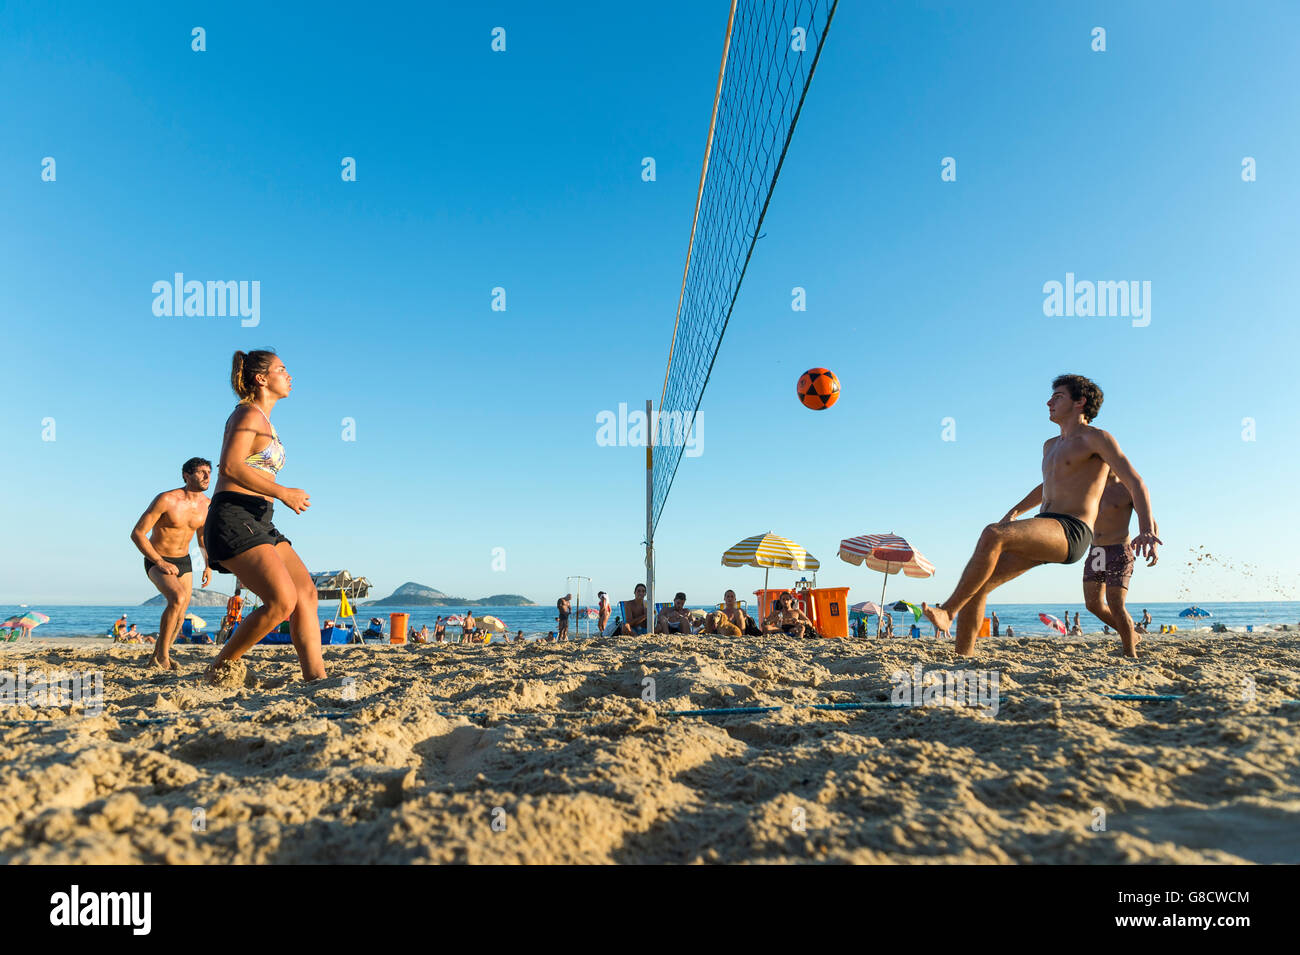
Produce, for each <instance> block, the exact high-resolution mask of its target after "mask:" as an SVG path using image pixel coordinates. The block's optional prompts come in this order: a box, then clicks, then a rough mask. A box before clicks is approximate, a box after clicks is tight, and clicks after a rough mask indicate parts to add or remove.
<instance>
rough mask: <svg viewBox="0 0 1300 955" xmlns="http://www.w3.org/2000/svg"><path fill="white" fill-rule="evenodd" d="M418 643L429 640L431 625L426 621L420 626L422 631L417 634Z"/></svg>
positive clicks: (416, 640)
mask: <svg viewBox="0 0 1300 955" xmlns="http://www.w3.org/2000/svg"><path fill="white" fill-rule="evenodd" d="M415 642H416V643H428V642H429V625H428V624H427V623H426V624H424V625H422V626H421V627H420V632H419V633H417V634H416V635H415Z"/></svg>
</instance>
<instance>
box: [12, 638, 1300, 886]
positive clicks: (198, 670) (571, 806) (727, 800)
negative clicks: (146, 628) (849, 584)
mask: <svg viewBox="0 0 1300 955" xmlns="http://www.w3.org/2000/svg"><path fill="white" fill-rule="evenodd" d="M1298 641H1300V638H1298V637H1297V636H1296V635H1292V634H1276V635H1263V636H1261V635H1259V634H1256V635H1252V636H1241V635H1227V636H1205V637H1196V638H1184V637H1181V636H1178V637H1150V638H1148V639H1147V640H1145V641H1144V642H1143V644H1142V647H1141V651H1142V654H1143V656H1142V659H1140V660H1138V661H1131V660H1127V659H1124V658H1123V657H1122V656H1120V654H1119V652H1118V643H1117V641H1114V640H1111V641H1103V640H1099V639H1093V638H1069V639H1067V638H1059V639H1051V640H1049V639H1036V638H1025V639H1013V640H995V641H981V642H980V646H979V652H978V655H977V656H976V657H975V658H974V659H973V660H959V659H958V658H957V657H955V656H954V654H953V653H952V650H951V646H950V645H949V644H948V643H946V642H938V641H931V640H907V639H899V640H894V641H885V642H880V641H859V640H812V641H793V640H789V639H786V638H779V639H753V640H751V639H745V638H737V639H731V638H718V637H680V636H673V637H662V638H649V639H646V638H637V639H628V638H620V639H616V640H605V641H586V642H580V643H578V642H575V643H569V644H546V643H530V644H525V645H492V646H479V647H471V646H432V647H389V646H364V647H362V646H351V647H329V648H327V650H326V664H327V667H328V669H329V673H330V676H329V678H328V679H326V680H323V681H320V682H318V683H315V684H305V683H303V682H302V681H301V680H300V679H298V664H297V661H296V659H295V657H294V654H293V650H292V648H290V647H260V648H256V649H254V650H253V651H252V652H250V653H249V654H248V655H247V656H246V657H245V661H246V663H247V667H246V669H241V671H240V672H239V673H234V672H232V673H230V674H229V676H228V678H227V679H224V680H223V681H222V682H221V684H220V685H217V686H209V685H206V684H205V683H203V682H202V680H201V679H200V677H201V675H202V673H203V671H204V670H205V668H206V667H207V665H208V663H209V662H210V661H211V659H212V656H213V655H214V654H215V650H214V649H213V648H198V647H195V648H189V647H183V648H178V649H177V650H176V652H175V657H176V659H177V661H178V663H179V664H180V671H179V672H178V673H159V672H156V671H149V670H147V669H144V668H142V667H141V666H140V665H139V664H140V660H141V658H143V657H144V656H147V654H148V653H149V648H147V647H141V648H134V647H120V646H115V647H111V648H108V647H107V646H103V647H101V646H94V645H80V646H68V645H67V644H60V643H59V641H57V640H47V641H44V642H41V641H33V642H32V643H29V644H23V645H21V646H14V647H8V648H6V650H5V652H3V653H0V669H3V670H6V671H9V672H10V673H12V672H13V671H16V670H17V669H18V668H19V666H20V665H23V666H25V668H26V671H27V679H28V681H29V682H30V681H31V680H32V677H33V674H34V673H37V672H41V671H48V670H52V669H55V668H61V669H64V670H68V671H71V670H87V671H90V670H93V671H98V672H100V673H101V674H102V679H103V687H104V698H103V701H102V702H103V705H102V712H96V708H95V707H93V706H92V707H91V708H90V709H89V711H85V712H83V711H82V710H81V709H80V708H77V709H74V710H73V711H72V712H73V715H71V716H70V715H69V712H70V711H69V708H68V706H66V705H64V706H62V707H60V706H58V705H50V704H51V701H50V700H49V699H48V698H46V699H40V698H28V699H27V700H24V701H22V702H21V703H17V702H15V703H13V704H11V705H8V706H5V707H3V708H0V740H2V741H3V745H4V752H5V753H6V755H7V757H8V770H9V771H8V772H7V773H6V774H5V775H4V777H3V780H0V862H6V863H204V864H212V863H223V862H240V863H250V862H294V863H340V862H357V863H364V862H602V863H603V862H768V863H779V862H793V861H819V862H868V863H952V862H981V863H982V862H1004V863H1124V862H1141V863H1151V862H1154V863H1198V862H1200V863H1208V862H1228V863H1243V862H1250V863H1276V862H1292V863H1294V862H1300V825H1297V822H1300V734H1297V732H1296V720H1297V718H1298V717H1300V705H1298V704H1294V703H1288V702H1287V700H1289V699H1295V698H1296V697H1297V696H1300V642H1298ZM918 666H919V667H920V668H921V672H922V673H926V674H929V673H938V674H951V673H952V672H953V671H957V670H963V669H964V670H970V669H976V668H978V669H981V670H983V671H986V672H985V676H986V677H995V678H996V680H997V684H996V688H995V689H996V693H995V694H994V696H997V695H999V694H1000V696H1001V703H1000V704H999V705H998V707H997V712H996V713H992V712H990V711H989V710H987V709H981V708H978V707H963V706H923V707H910V708H874V709H857V710H852V709H847V710H832V709H815V708H813V707H812V706H811V705H810V704H824V703H835V702H838V703H862V702H888V701H890V700H891V697H892V696H893V693H894V690H895V687H896V686H900V685H903V684H902V683H901V681H903V680H905V679H906V680H910V679H911V678H912V677H913V675H914V674H916V673H917V670H916V669H915V668H916V667H918ZM285 681H287V682H285ZM907 685H908V686H910V685H911V684H910V683H909V684H907ZM990 685H991V684H990ZM1108 693H1143V694H1182V695H1183V699H1182V700H1181V701H1179V702H1176V703H1132V702H1120V701H1116V700H1110V699H1107V698H1106V696H1105V695H1104V694H1108ZM55 702H56V703H57V701H55ZM772 706H779V707H781V709H779V710H776V711H774V712H738V713H733V714H728V715H722V716H718V715H710V716H691V715H673V713H674V711H677V712H680V711H683V710H700V709H716V708H724V707H726V708H730V707H745V708H757V707H772Z"/></svg>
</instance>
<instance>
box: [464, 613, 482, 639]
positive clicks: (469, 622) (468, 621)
mask: <svg viewBox="0 0 1300 955" xmlns="http://www.w3.org/2000/svg"><path fill="white" fill-rule="evenodd" d="M477 632H478V627H476V626H475V624H474V614H472V613H470V611H468V610H466V611H465V619H464V620H462V621H461V625H460V642H461V643H465V642H466V641H467V640H468V639H469V635H470V634H471V633H477Z"/></svg>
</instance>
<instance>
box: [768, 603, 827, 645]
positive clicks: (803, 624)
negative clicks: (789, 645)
mask: <svg viewBox="0 0 1300 955" xmlns="http://www.w3.org/2000/svg"><path fill="white" fill-rule="evenodd" d="M763 632H764V633H784V634H786V635H787V636H791V637H816V636H819V634H818V633H817V629H816V628H815V627H814V626H813V622H812V621H811V620H809V619H808V616H807V615H806V614H805V613H804V612H803V611H802V610H800V609H799V608H798V607H796V606H794V602H793V601H792V600H788V599H786V598H779V599H778V600H777V601H776V603H775V604H773V606H772V612H771V613H770V614H768V615H767V619H766V620H764V621H763Z"/></svg>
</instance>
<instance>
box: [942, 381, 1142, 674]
mask: <svg viewBox="0 0 1300 955" xmlns="http://www.w3.org/2000/svg"><path fill="white" fill-rule="evenodd" d="M1101 403H1102V393H1101V389H1100V388H1098V387H1097V385H1096V384H1094V383H1093V382H1091V381H1089V380H1088V379H1087V378H1084V377H1083V376H1081V375H1061V376H1059V377H1057V378H1056V379H1055V380H1054V381H1053V382H1052V395H1051V397H1050V398H1049V399H1048V402H1047V407H1048V415H1049V417H1050V419H1051V421H1052V423H1053V424H1055V425H1057V426H1058V427H1059V428H1060V432H1061V433H1060V434H1059V435H1058V436H1056V437H1053V438H1049V439H1048V440H1047V441H1046V442H1044V444H1043V483H1042V484H1041V485H1039V486H1038V487H1036V488H1034V490H1032V491H1030V492H1029V494H1027V495H1026V496H1025V497H1024V498H1023V499H1022V500H1021V501H1020V502H1019V503H1018V504H1016V505H1015V506H1014V507H1013V508H1011V510H1010V511H1008V512H1007V514H1006V516H1004V517H1003V518H1002V520H1001V521H1000V522H999V523H997V524H989V525H988V526H987V527H986V528H984V532H983V533H982V534H981V535H980V539H979V542H978V544H977V545H976V547H975V553H974V554H973V555H972V556H971V559H970V561H969V562H968V563H967V564H966V568H965V570H963V571H962V575H961V579H960V581H958V583H957V586H956V588H955V589H954V590H953V592H952V594H951V596H949V597H948V599H947V600H945V601H943V602H942V603H939V604H935V605H933V606H931V605H930V604H926V603H922V604H921V610H922V611H923V612H924V613H925V615H926V616H927V617H928V618H929V619H930V622H931V623H933V624H934V625H935V626H936V627H938V628H939V629H940V630H947V629H948V627H949V626H950V625H951V623H952V621H953V618H954V617H955V618H956V620H957V639H956V650H957V653H958V654H959V655H961V656H969V655H971V654H972V653H974V652H975V634H976V632H977V630H978V627H979V624H980V622H981V621H982V620H983V618H984V606H985V604H986V603H987V601H988V595H989V594H990V593H992V592H993V591H994V590H995V589H996V588H998V587H1000V586H1002V585H1003V584H1005V583H1007V582H1008V581H1010V580H1012V579H1014V578H1016V577H1019V576H1020V575H1021V574H1023V573H1024V572H1025V571H1027V570H1029V569H1030V568H1033V567H1038V566H1040V565H1042V564H1047V563H1059V564H1072V563H1075V562H1076V561H1078V560H1080V559H1081V558H1083V557H1084V556H1085V555H1086V554H1087V553H1088V548H1089V547H1090V546H1091V544H1092V525H1093V524H1094V523H1095V522H1096V519H1097V506H1098V504H1099V503H1100V501H1101V493H1102V490H1103V488H1104V487H1105V483H1106V475H1107V469H1109V470H1112V471H1114V472H1116V473H1117V474H1118V475H1119V477H1120V480H1121V481H1123V482H1124V486H1125V487H1127V488H1129V490H1130V491H1131V492H1132V494H1133V500H1134V504H1135V507H1136V510H1137V512H1138V524H1139V528H1140V530H1141V533H1140V534H1138V536H1137V537H1135V538H1134V539H1133V546H1134V548H1135V550H1136V551H1137V552H1138V553H1139V554H1145V553H1147V552H1149V551H1150V550H1151V548H1152V547H1153V546H1154V545H1156V544H1159V543H1160V539H1159V538H1158V537H1156V534H1155V525H1154V521H1153V519H1152V515H1151V496H1150V494H1149V493H1148V491H1147V486H1146V484H1145V483H1144V482H1143V480H1142V478H1141V476H1139V475H1138V473H1137V471H1135V470H1134V468H1133V465H1132V464H1131V463H1130V462H1129V460H1128V458H1126V457H1125V456H1124V452H1123V451H1121V450H1120V447H1119V444H1118V443H1117V442H1116V441H1115V439H1114V438H1113V437H1111V435H1109V434H1107V433H1106V432H1105V431H1103V430H1102V429H1100V428H1096V427H1093V426H1092V424H1091V422H1092V421H1093V419H1094V418H1096V416H1097V413H1098V412H1099V411H1100V410H1101ZM1034 505H1041V508H1042V509H1041V510H1040V511H1039V513H1037V514H1036V515H1034V516H1033V517H1032V518H1028V519H1026V520H1022V521H1018V520H1016V519H1015V518H1016V516H1017V515H1018V514H1022V513H1025V512H1026V511H1028V510H1029V508H1031V507H1033V506H1034Z"/></svg>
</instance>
